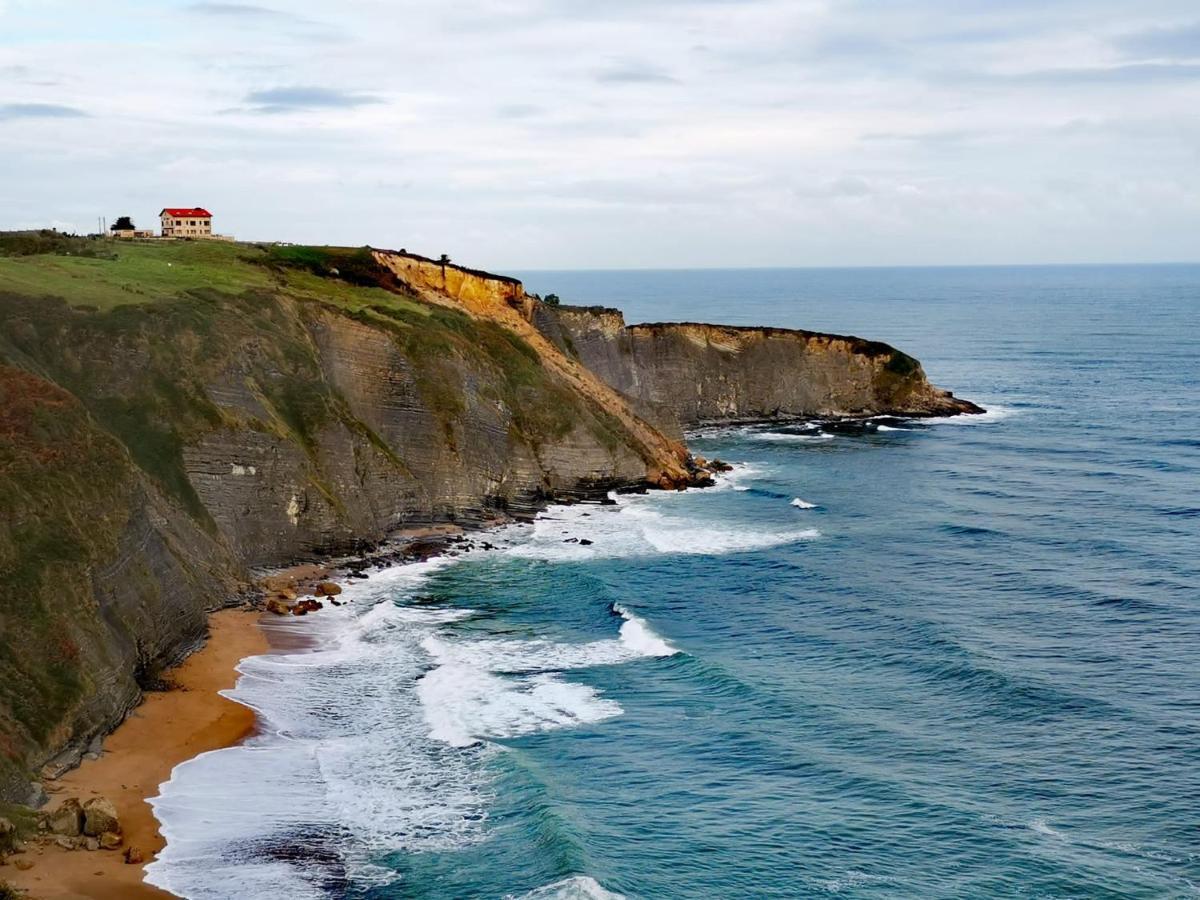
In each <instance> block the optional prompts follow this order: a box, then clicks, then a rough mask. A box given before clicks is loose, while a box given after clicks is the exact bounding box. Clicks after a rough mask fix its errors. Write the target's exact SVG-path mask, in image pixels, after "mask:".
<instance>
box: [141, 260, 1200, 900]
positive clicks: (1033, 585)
mask: <svg viewBox="0 0 1200 900" xmlns="http://www.w3.org/2000/svg"><path fill="white" fill-rule="evenodd" d="M523 277H524V279H525V281H526V284H527V287H528V288H529V289H530V290H533V291H537V292H540V293H543V294H545V293H549V292H554V293H557V294H559V295H560V296H562V297H563V299H564V301H565V302H573V303H585V304H605V305H613V306H618V307H621V308H623V309H624V310H625V311H626V318H627V321H629V322H638V321H673V320H692V321H710V322H724V323H731V324H766V325H778V326H792V327H803V328H809V329H814V330H822V331H833V332H842V333H852V334H857V335H860V336H863V337H868V338H873V339H879V340H884V341H888V342H890V343H893V344H895V345H896V346H898V347H900V348H902V349H903V350H905V351H907V352H909V353H911V354H912V355H914V356H916V357H918V358H919V359H920V360H921V361H922V362H923V364H924V366H925V369H926V372H927V373H928V374H929V376H930V378H931V380H933V381H934V382H935V383H936V384H938V385H940V386H942V387H947V388H950V389H952V390H954V391H955V393H957V394H958V395H960V396H963V397H967V398H970V399H972V400H975V401H977V402H980V403H981V404H983V405H984V406H986V407H987V408H988V409H989V412H988V414H986V415H984V416H980V417H975V418H968V419H955V420H941V421H930V422H910V423H891V424H890V425H885V426H884V427H882V428H878V429H868V430H865V431H864V432H862V433H849V434H847V433H832V432H830V431H828V430H822V429H808V430H807V431H806V430H805V429H797V428H788V427H747V428H729V429H722V430H711V431H705V432H703V433H701V434H699V435H697V436H695V437H694V438H693V441H692V443H693V446H694V449H695V450H696V451H697V452H700V453H703V454H704V455H708V456H714V455H715V456H720V457H721V458H723V459H726V460H728V461H730V462H732V463H735V470H734V471H733V472H732V473H731V474H730V476H728V477H727V478H725V479H724V480H723V481H722V482H721V484H720V485H719V486H718V487H717V488H713V489H709V490H704V491H689V492H686V493H683V494H661V493H660V494H651V495H647V496H642V497H627V498H626V497H623V498H621V502H620V503H619V505H617V506H606V507H602V506H592V505H584V506H575V507H569V508H555V509H552V510H550V511H548V512H547V513H546V514H545V515H544V516H543V517H542V518H541V519H539V520H538V522H537V523H535V524H534V525H532V526H525V527H512V528H509V529H506V530H504V531H503V532H501V533H499V534H497V535H496V536H495V537H494V538H490V539H494V541H495V543H497V544H498V545H500V549H499V550H496V551H492V552H487V553H484V552H479V553H472V554H468V555H466V556H464V557H460V558H457V559H442V560H436V561H433V562H430V563H425V564H421V565H418V566H410V567H407V568H403V569H395V570H391V571H389V572H386V573H381V574H378V575H376V576H373V577H372V578H371V580H369V581H366V582H362V583H358V584H355V585H354V586H353V587H351V588H350V589H349V590H348V592H347V597H348V599H350V600H352V601H353V602H352V604H351V605H349V606H346V607H342V608H341V609H339V610H326V611H324V612H323V613H322V614H321V615H320V616H317V617H309V619H307V620H297V621H295V622H293V621H291V620H288V621H285V622H281V623H280V624H279V625H278V626H277V627H280V628H305V629H308V630H309V631H314V630H315V632H316V635H317V638H318V640H319V646H318V649H316V650H315V651H312V652H305V653H294V654H291V655H274V656H267V657H257V658H254V659H250V660H247V661H245V662H244V663H243V664H242V669H243V672H244V675H243V677H242V679H241V682H240V683H239V686H238V688H237V689H236V691H235V692H234V696H235V697H236V698H237V699H239V700H241V701H242V702H245V703H248V704H250V705H252V706H253V707H255V708H256V709H257V710H258V711H259V713H260V715H261V717H262V719H263V721H264V733H263V734H262V735H260V736H258V737H256V738H254V739H253V740H251V741H250V742H249V743H248V744H246V745H244V746H242V747H238V748H233V749H230V750H223V751H218V752H216V753H212V754H208V755H206V756H204V757H200V758H199V759H197V760H195V761H192V762H190V763H187V764H185V765H183V766H181V767H180V768H178V769H177V770H176V772H175V774H174V777H173V778H172V780H171V781H170V782H169V783H167V784H166V785H164V787H163V794H162V797H160V798H159V799H158V800H157V801H156V804H157V807H158V812H159V815H160V816H161V817H162V819H163V820H164V832H165V833H166V835H167V837H168V839H169V844H168V848H167V851H166V853H165V855H164V857H163V859H162V860H161V861H160V862H158V863H156V864H154V865H153V866H152V867H151V870H150V871H151V877H152V880H154V881H155V882H156V883H158V884H161V885H164V886H167V887H171V888H173V889H174V890H176V891H177V892H178V893H180V894H182V895H184V896H187V897H191V898H234V897H237V898H268V897H288V898H297V900H302V898H330V897H354V898H373V900H383V898H551V897H585V898H612V897H627V898H782V897H789V898H791V897H797V898H800V897H823V896H837V897H848V898H877V897H879V898H882V897H889V898H890V897H903V898H908V897H911V898H959V897H981V898H989V897H1031V898H1035V897H1036V898H1068V897H1069V898H1106V897H1111V898H1117V897H1121V898H1140V897H1146V898H1150V897H1154V898H1158V897H1194V896H1197V895H1200V267H1195V266H1192V267H1188V266H1156V267H1062V268H1055V267H1044V268H1043V267H1035V268H963V269H877V270H756V271H686V272H623V273H614V272H558V273H549V272H543V273H523ZM575 539H587V540H591V541H592V542H593V543H592V544H582V543H577V542H576V540H575Z"/></svg>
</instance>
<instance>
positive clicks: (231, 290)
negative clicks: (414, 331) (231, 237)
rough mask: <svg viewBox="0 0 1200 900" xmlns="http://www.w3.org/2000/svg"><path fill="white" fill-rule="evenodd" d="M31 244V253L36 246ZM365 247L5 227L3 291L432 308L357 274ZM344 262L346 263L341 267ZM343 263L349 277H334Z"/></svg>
mask: <svg viewBox="0 0 1200 900" xmlns="http://www.w3.org/2000/svg"><path fill="white" fill-rule="evenodd" d="M31 251H32V252H31ZM364 257H365V258H366V259H368V260H369V254H368V253H367V251H366V250H365V248H337V247H274V246H264V245H258V244H235V243H229V242H225V241H153V242H151V241H90V240H86V239H76V238H67V237H54V238H52V239H49V240H45V241H43V242H41V243H40V244H38V243H33V244H32V245H31V244H30V242H29V241H28V240H26V236H24V235H17V234H14V233H9V234H0V292H10V293H13V294H19V295H23V296H28V297H45V296H50V297H61V298H62V299H64V300H66V301H67V302H68V303H70V304H71V305H72V306H76V307H93V308H95V309H98V310H110V309H114V308H116V307H119V306H128V305H136V304H145V303H152V302H154V301H156V300H164V299H170V298H175V297H180V296H182V295H185V294H188V293H190V292H193V291H197V290H215V291H220V292H222V293H226V294H242V293H245V292H246V291H255V290H265V291H278V292H280V293H286V294H288V295H290V296H293V297H295V298H297V299H304V300H321V301H324V302H332V303H336V304H338V305H343V306H345V307H346V308H348V309H350V310H353V311H358V310H364V309H368V308H370V307H372V306H384V307H389V308H403V309H404V310H405V311H407V312H410V313H416V314H418V315H421V314H428V307H427V306H426V305H425V304H421V303H413V302H409V301H407V300H406V299H405V298H403V297H401V296H398V295H397V294H396V293H395V292H394V291H389V290H386V289H384V288H382V287H378V286H373V285H371V284H368V283H366V279H365V278H364V277H362V276H359V277H358V278H357V279H356V280H346V279H347V278H351V279H354V278H355V276H356V275H357V274H358V273H359V272H360V271H361V270H362V269H363V268H365V266H364ZM339 263H341V268H340V269H339ZM334 270H338V271H342V270H344V272H345V275H343V276H342V277H329V274H330V273H331V272H333V271H334Z"/></svg>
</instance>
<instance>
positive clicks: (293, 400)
mask: <svg viewBox="0 0 1200 900" xmlns="http://www.w3.org/2000/svg"><path fill="white" fill-rule="evenodd" d="M976 409H977V408H975V407H973V406H972V405H971V404H969V403H966V402H965V401H960V400H957V399H955V398H953V397H951V396H950V395H949V394H947V393H946V392H943V391H939V390H938V389H936V388H933V387H932V386H930V385H929V383H928V381H927V380H926V378H925V376H924V373H923V372H922V370H921V368H920V365H919V363H917V362H916V361H915V360H912V359H911V358H910V357H907V356H905V355H904V354H903V353H901V352H900V351H897V350H895V349H893V348H891V347H888V346H887V345H884V344H878V343H874V342H869V341H863V340H860V339H857V338H846V337H838V336H832V335H819V334H812V333H808V332H797V331H783V330H779V329H766V328H762V329H733V328H725V327H722V326H713V325H692V324H686V325H679V324H676V325H641V326H632V327H627V326H626V325H625V323H624V322H623V320H622V319H621V317H620V314H619V313H616V312H615V311H607V310H602V311H597V310H587V309H579V308H570V307H553V306H549V305H547V304H544V303H542V302H541V301H540V300H538V299H537V298H535V297H532V296H530V295H528V294H526V292H525V291H524V289H523V288H522V286H521V284H520V283H519V282H517V281H516V280H514V279H511V278H505V277H503V276H495V275H490V274H488V273H484V272H478V271H475V270H471V269H466V268H463V267H459V266H454V265H451V264H449V263H448V262H446V261H438V260H431V259H427V258H424V257H419V256H415V255H413V254H407V253H395V252H390V251H378V250H370V249H368V248H362V249H344V248H311V247H282V246H252V245H237V244H216V243H208V242H195V243H192V242H178V243H129V244H123V245H121V246H112V245H110V244H107V243H106V242H90V241H83V240H77V239H69V238H64V237H62V236H60V235H55V234H22V235H0V509H3V515H2V516H0V587H2V588H3V591H4V596H5V603H4V606H3V607H2V612H0V628H2V630H3V634H0V748H2V749H3V753H2V754H0V787H2V789H3V793H4V795H5V796H6V797H7V798H8V799H10V800H15V801H24V800H27V799H30V798H32V797H35V796H36V789H35V788H33V787H31V784H30V782H31V779H32V778H34V777H36V776H37V775H38V774H39V773H45V774H50V775H52V774H54V773H55V772H57V771H60V770H62V769H63V768H65V767H67V766H70V765H71V764H73V762H74V761H76V760H77V759H78V758H79V754H80V753H81V752H83V751H84V750H86V748H87V747H88V746H89V744H90V743H91V742H93V740H94V739H95V738H96V737H97V736H99V735H102V734H104V733H106V732H107V731H109V730H111V728H112V727H113V726H114V725H115V724H116V723H118V722H119V721H120V720H121V719H122V718H123V717H124V716H125V715H126V713H127V712H128V710H129V709H131V708H132V706H133V705H135V704H136V703H137V701H138V700H139V698H140V696H141V693H142V691H143V690H146V689H148V688H150V687H153V686H154V685H155V682H156V679H157V676H158V673H159V672H160V671H161V670H162V669H163V668H164V667H166V666H168V665H170V664H172V663H174V662H176V661H178V660H179V659H180V658H182V657H183V656H185V655H186V654H187V653H188V652H190V651H191V650H192V649H194V648H195V647H196V646H198V644H199V643H200V642H201V641H202V640H203V638H204V634H205V622H206V615H207V613H208V612H210V611H211V610H214V609H217V608H220V607H222V606H226V605H229V604H231V603H236V602H239V601H240V599H241V598H243V597H244V596H245V594H244V592H245V589H246V587H247V585H248V582H249V580H250V573H251V570H252V569H253V568H254V567H259V566H267V565H277V564H282V563H285V562H289V561H293V560H296V559H299V558H306V557H315V556H320V555H323V554H328V553H335V552H345V551H354V550H355V549H359V548H362V547H364V546H366V545H370V544H374V543H376V542H379V541H382V540H384V539H385V538H387V536H388V535H389V534H390V533H392V532H394V531H395V530H396V529H399V528H403V527H406V526H414V525H428V524H436V523H457V524H460V525H463V526H466V527H473V526H480V525H485V524H488V523H491V522H499V521H505V520H508V519H511V518H524V517H529V516H532V515H533V514H534V513H536V512H537V510H539V509H540V508H542V507H543V506H544V505H545V504H547V503H548V502H551V501H554V500H563V499H580V498H588V497H599V496H602V495H603V494H604V493H605V492H607V491H609V490H613V489H644V488H647V487H652V488H681V487H686V486H690V485H703V484H706V483H709V482H710V481H711V475H710V473H709V472H708V471H707V470H706V469H705V468H704V467H703V466H697V464H696V462H695V461H694V460H693V459H692V458H691V457H690V456H689V454H688V452H687V449H686V446H685V445H684V443H683V440H682V438H683V430H684V429H685V428H687V427H689V426H693V425H697V424H703V423H710V422H724V421H744V420H750V419H761V418H768V417H788V416H797V415H869V414H876V413H892V414H901V415H946V414H955V413H960V412H971V411H975V410H976Z"/></svg>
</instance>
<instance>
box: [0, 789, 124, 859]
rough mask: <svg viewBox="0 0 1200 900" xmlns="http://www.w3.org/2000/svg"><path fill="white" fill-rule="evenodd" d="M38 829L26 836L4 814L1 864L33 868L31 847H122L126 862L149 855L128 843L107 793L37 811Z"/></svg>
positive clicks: (0, 822)
mask: <svg viewBox="0 0 1200 900" xmlns="http://www.w3.org/2000/svg"><path fill="white" fill-rule="evenodd" d="M29 827H30V829H32V828H34V827H36V829H37V830H36V833H34V834H30V835H27V836H25V837H23V836H22V833H21V829H19V828H18V827H17V826H16V825H14V824H13V823H12V822H11V821H10V820H9V819H6V818H0V866H3V865H12V866H13V867H15V868H16V869H19V870H21V871H26V870H28V869H31V868H33V866H34V864H35V863H34V860H32V859H30V858H29V850H30V849H31V848H39V852H41V849H44V848H50V847H58V848H61V849H63V850H84V851H99V850H109V851H120V850H123V855H124V858H125V862H127V863H129V864H131V865H137V864H140V863H142V862H144V861H145V856H144V854H143V853H142V851H141V850H140V849H139V848H137V847H126V846H125V838H124V836H123V835H122V832H121V820H120V818H119V817H118V816H117V810H116V807H115V806H113V804H112V801H111V800H109V799H108V798H106V797H92V798H91V799H90V800H86V801H83V802H82V803H81V802H80V801H79V799H78V798H77V797H68V798H67V799H65V800H63V801H62V802H61V803H59V804H58V805H57V806H56V807H54V808H53V809H51V810H49V811H47V812H43V813H40V814H38V815H37V817H36V825H34V823H32V822H31V823H30V826H29Z"/></svg>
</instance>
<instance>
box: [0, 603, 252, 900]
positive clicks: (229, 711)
mask: <svg viewBox="0 0 1200 900" xmlns="http://www.w3.org/2000/svg"><path fill="white" fill-rule="evenodd" d="M259 619H260V614H259V613H257V612H246V611H243V610H223V611H221V612H217V613H215V614H213V616H212V617H211V618H210V620H209V627H210V629H211V634H210V637H209V640H208V642H207V643H206V644H205V645H204V647H203V648H201V649H200V650H198V651H197V652H196V653H194V654H192V655H191V656H190V657H188V658H187V659H186V660H185V661H184V662H183V663H182V664H181V665H180V666H178V667H177V668H175V669H173V670H172V671H171V672H169V673H167V679H168V680H169V681H170V682H172V683H173V684H174V685H175V687H174V688H173V689H172V690H169V691H165V692H161V693H152V694H147V695H146V699H145V701H144V702H143V703H142V705H141V706H139V707H138V708H137V709H135V710H134V711H133V712H132V713H131V714H130V716H129V718H127V719H126V720H125V721H124V722H123V723H122V724H121V726H120V727H119V728H118V729H117V730H116V731H114V732H113V733H112V734H111V735H109V736H108V738H107V739H106V740H105V741H104V752H103V753H102V754H101V756H100V758H99V759H95V760H85V761H84V762H83V764H82V765H81V766H80V767H79V768H77V769H75V770H73V771H71V772H69V773H67V774H66V775H64V776H63V777H62V778H60V779H58V780H57V781H55V782H51V783H49V784H48V785H47V789H48V790H49V791H50V792H51V800H50V805H49V806H48V807H47V808H48V809H52V808H53V807H54V806H55V805H57V804H58V803H59V802H61V801H62V800H64V799H66V798H68V797H78V798H79V799H80V801H81V802H82V801H86V800H88V799H89V798H91V797H94V796H97V795H100V796H104V797H107V798H108V799H109V800H111V801H112V802H113V804H114V805H115V806H116V808H117V814H118V815H119V817H120V820H121V824H122V828H123V831H124V836H125V844H124V847H138V848H140V849H141V850H142V851H143V853H144V854H145V859H146V862H149V861H150V860H152V859H153V858H154V854H156V853H157V852H158V851H159V850H161V849H162V847H163V839H162V837H161V835H160V834H159V833H158V821H157V820H156V819H155V818H154V813H153V810H152V809H151V808H150V805H149V804H148V803H147V802H146V799H147V798H148V797H152V796H154V795H155V794H157V793H158V786H159V785H160V784H161V783H162V782H164V781H166V780H167V779H168V778H169V777H170V775H171V770H172V769H173V768H174V767H175V766H177V765H178V764H179V763H182V762H184V761H186V760H189V759H191V758H193V757H195V756H198V755H199V754H201V753H205V752H207V751H209V750H216V749H219V748H221V747H229V746H232V745H234V744H236V743H238V742H239V741H241V740H243V739H245V738H246V737H247V736H248V735H250V734H251V733H252V732H253V731H254V727H255V718H254V713H253V712H252V711H251V710H249V709H247V708H246V707H244V706H240V705H239V704H237V703H234V702H233V701H232V700H227V699H225V698H224V697H222V696H221V695H220V694H219V693H218V691H221V690H224V689H226V688H231V687H233V686H234V684H235V682H236V681H237V672H236V670H235V668H234V667H235V666H236V665H237V664H238V662H239V661H240V660H242V659H244V658H245V657H247V656H254V655H256V654H260V653H266V652H268V650H269V649H270V645H269V643H268V640H267V634H266V631H265V630H264V629H263V628H261V627H259ZM122 849H123V848H122ZM25 859H28V860H29V861H31V862H32V863H33V867H32V868H31V869H29V870H27V871H20V870H18V869H17V868H16V867H15V866H11V865H10V866H6V867H5V868H4V869H3V870H0V879H2V880H7V881H8V882H9V883H10V884H11V885H12V886H13V887H15V888H22V889H25V890H26V891H28V896H29V897H30V898H31V900H143V898H169V897H172V896H173V895H172V894H168V893H167V892H165V891H161V890H158V889H157V888H154V887H151V886H150V885H147V884H145V883H144V882H143V880H142V879H143V876H144V871H143V869H144V866H143V865H128V864H126V863H125V860H124V857H123V854H122V853H121V852H113V851H103V850H101V851H95V852H88V851H86V850H64V849H62V848H61V847H58V846H56V845H54V844H50V845H44V844H39V843H31V844H30V845H29V851H28V853H27V854H26V855H25Z"/></svg>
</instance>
